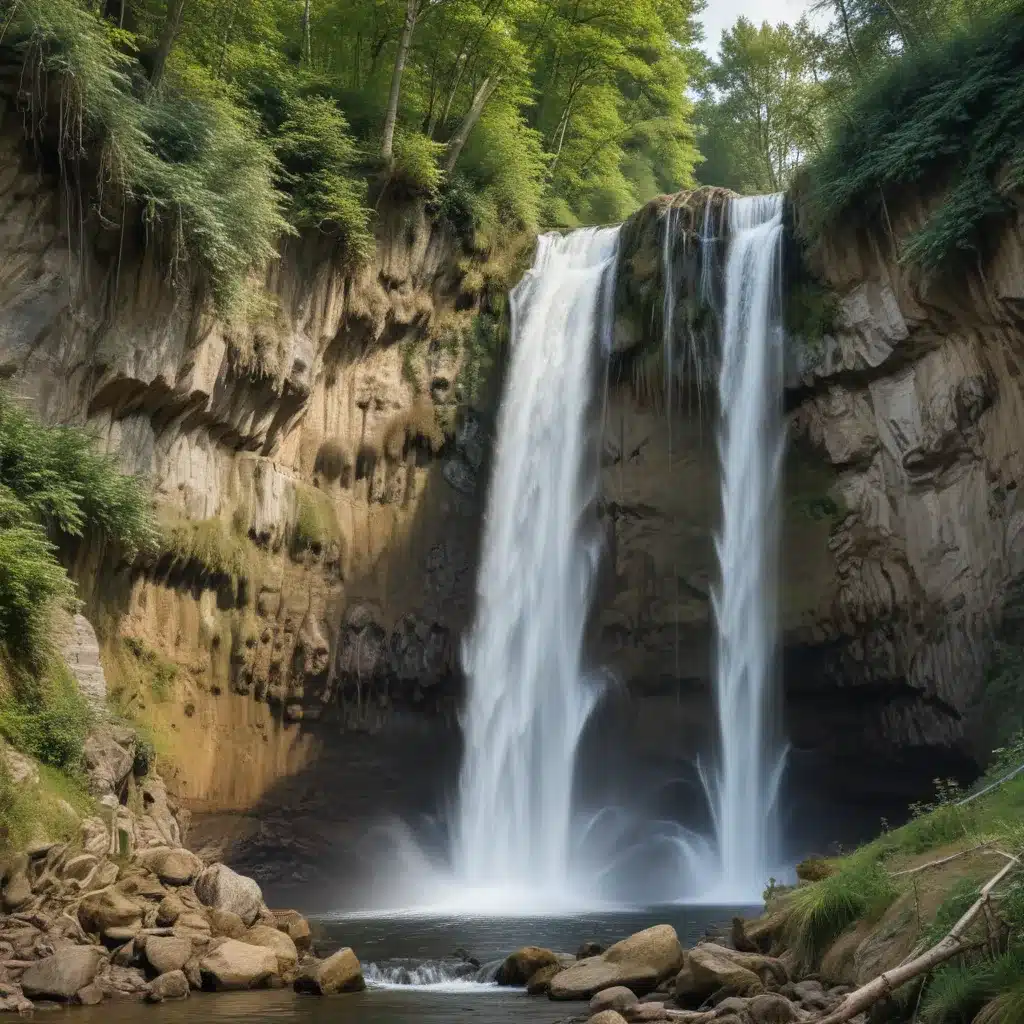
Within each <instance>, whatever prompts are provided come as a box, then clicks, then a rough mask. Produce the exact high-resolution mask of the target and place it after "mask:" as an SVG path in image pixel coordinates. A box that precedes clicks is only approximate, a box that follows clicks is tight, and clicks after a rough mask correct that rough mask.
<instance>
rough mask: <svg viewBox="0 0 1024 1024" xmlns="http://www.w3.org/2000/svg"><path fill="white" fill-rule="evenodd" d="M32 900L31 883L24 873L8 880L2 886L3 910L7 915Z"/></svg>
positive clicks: (19, 873) (21, 872)
mask: <svg viewBox="0 0 1024 1024" xmlns="http://www.w3.org/2000/svg"><path fill="white" fill-rule="evenodd" d="M31 899H32V883H31V882H30V881H29V880H28V875H27V874H25V872H24V871H19V872H18V873H17V874H15V875H13V876H12V877H10V878H8V880H7V884H6V885H5V886H4V896H3V909H4V910H5V911H6V912H7V913H8V914H13V913H14V912H15V911H16V910H21V908H22V907H24V906H25V904H26V903H28V902H29V900H31Z"/></svg>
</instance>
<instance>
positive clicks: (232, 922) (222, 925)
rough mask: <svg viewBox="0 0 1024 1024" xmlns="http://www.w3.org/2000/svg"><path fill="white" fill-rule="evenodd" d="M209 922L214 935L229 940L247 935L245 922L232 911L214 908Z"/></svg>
mask: <svg viewBox="0 0 1024 1024" xmlns="http://www.w3.org/2000/svg"><path fill="white" fill-rule="evenodd" d="M209 920H210V928H211V930H212V931H213V934H214V935H223V936H224V937H225V938H227V939H240V938H241V937H242V936H243V935H245V922H244V921H243V920H242V919H241V918H240V917H239V916H238V915H237V914H232V913H231V911H230V910H218V909H217V908H216V907H212V908H211V909H210V912H209ZM296 945H297V943H296Z"/></svg>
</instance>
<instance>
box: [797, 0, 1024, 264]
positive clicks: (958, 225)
mask: <svg viewBox="0 0 1024 1024" xmlns="http://www.w3.org/2000/svg"><path fill="white" fill-rule="evenodd" d="M1022 52H1024V10H1021V9H1019V8H1018V9H1017V10H1014V11H1011V12H1007V13H1005V14H1002V15H998V16H994V17H991V18H989V19H987V20H984V21H981V22H980V23H979V24H978V25H977V26H976V27H974V28H972V29H970V30H969V31H966V32H964V33H962V34H958V35H956V36H954V37H952V38H949V39H947V40H945V41H943V42H941V43H939V44H935V45H933V46H930V47H927V46H923V47H920V48H918V49H915V50H914V51H913V52H911V53H908V54H906V55H904V56H903V57H902V58H901V59H900V60H899V61H897V62H895V63H894V64H893V65H892V66H891V67H890V68H889V69H888V70H886V71H885V72H884V73H882V74H881V75H880V76H879V77H877V78H876V79H875V80H873V81H872V82H871V83H870V84H869V85H868V86H867V87H865V88H864V89H863V90H862V91H861V92H860V94H859V95H858V96H857V97H856V98H855V99H854V100H853V102H852V103H851V104H850V106H849V107H848V109H846V110H845V111H844V113H843V117H842V121H841V122H840V123H839V124H837V125H836V126H835V130H834V132H833V134H832V140H831V142H830V143H829V144H828V146H826V148H825V149H824V151H823V152H822V153H821V155H820V156H818V157H817V158H816V159H815V160H813V161H812V162H811V163H810V164H809V165H808V167H807V169H806V176H805V178H804V180H803V183H802V185H801V191H803V192H804V193H805V199H806V202H805V204H804V207H805V211H806V215H807V222H806V224H804V225H803V229H804V230H805V232H806V233H807V234H808V236H809V237H811V238H817V237H821V236H823V235H825V234H827V233H829V232H832V231H834V230H835V229H836V228H837V227H839V226H842V225H851V224H862V225H865V226H868V227H870V228H872V229H876V230H877V229H881V228H883V227H885V226H886V224H887V221H888V219H889V215H890V210H891V209H892V210H898V209H899V202H900V201H901V200H902V199H903V198H909V197H910V196H911V194H913V193H916V194H918V195H921V194H930V193H932V192H934V191H936V190H938V191H940V193H941V195H942V201H941V202H940V203H938V204H937V205H936V206H935V207H934V208H933V209H932V210H931V212H930V213H928V214H927V216H926V218H925V221H924V224H923V225H922V226H921V227H920V229H918V230H917V231H916V232H914V233H913V234H912V235H911V236H910V237H909V238H907V239H905V240H904V241H903V243H902V247H901V253H900V256H901V259H902V260H903V261H904V262H906V263H909V264H915V265H918V266H920V267H922V268H924V269H925V270H930V271H931V270H936V269H938V268H940V267H943V266H948V265H950V263H951V262H952V261H954V260H955V258H956V257H957V256H958V255H959V256H962V257H966V258H968V259H969V261H971V262H974V261H975V260H976V259H977V258H978V257H979V256H980V255H983V254H984V253H985V251H986V249H985V246H986V242H987V241H988V240H989V239H993V238H996V237H998V233H997V231H996V230H994V229H995V228H997V227H998V225H999V224H1000V223H1002V222H1004V221H1006V220H1007V219H1008V218H1010V217H1011V216H1012V215H1013V211H1014V209H1015V207H1014V203H1013V193H1014V191H1015V190H1017V189H1019V188H1021V187H1022V186H1024V153H1022V150H1021V148H1020V141H1019V140H1020V138H1021V137H1022V135H1024V78H1022V76H1021V75H1020V59H1021V53H1022ZM891 203H895V204H896V205H895V206H890V205H888V204H891Z"/></svg>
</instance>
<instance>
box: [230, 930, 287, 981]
mask: <svg viewBox="0 0 1024 1024" xmlns="http://www.w3.org/2000/svg"><path fill="white" fill-rule="evenodd" d="M243 941H244V942H250V943H252V945H254V946H265V947H266V948H267V949H272V950H273V951H274V955H275V956H276V957H277V967H278V971H279V973H280V974H282V975H287V974H290V973H291V972H292V971H294V970H295V967H296V965H297V964H298V962H299V953H298V950H297V949H296V948H295V943H294V942H292V940H291V938H290V937H289V936H288V935H287V934H286V933H285V932H282V931H279V930H278V929H277V928H271V927H269V926H268V925H264V924H257V925H254V926H253V927H252V928H250V929H249V930H248V931H247V932H246V933H245V935H244V937H243Z"/></svg>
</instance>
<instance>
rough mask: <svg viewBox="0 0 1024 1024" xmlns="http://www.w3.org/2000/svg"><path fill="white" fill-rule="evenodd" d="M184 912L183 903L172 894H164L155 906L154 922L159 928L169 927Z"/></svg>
mask: <svg viewBox="0 0 1024 1024" xmlns="http://www.w3.org/2000/svg"><path fill="white" fill-rule="evenodd" d="M184 913H185V904H184V903H182V902H181V899H180V898H179V897H178V896H175V895H174V894H171V895H169V896H165V897H164V898H163V899H162V900H161V901H160V905H159V906H158V907H157V908H156V923H157V924H158V925H159V926H160V927H161V928H169V927H170V926H171V925H172V924H174V922H175V921H177V920H178V918H179V917H181V915H182V914H184Z"/></svg>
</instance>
